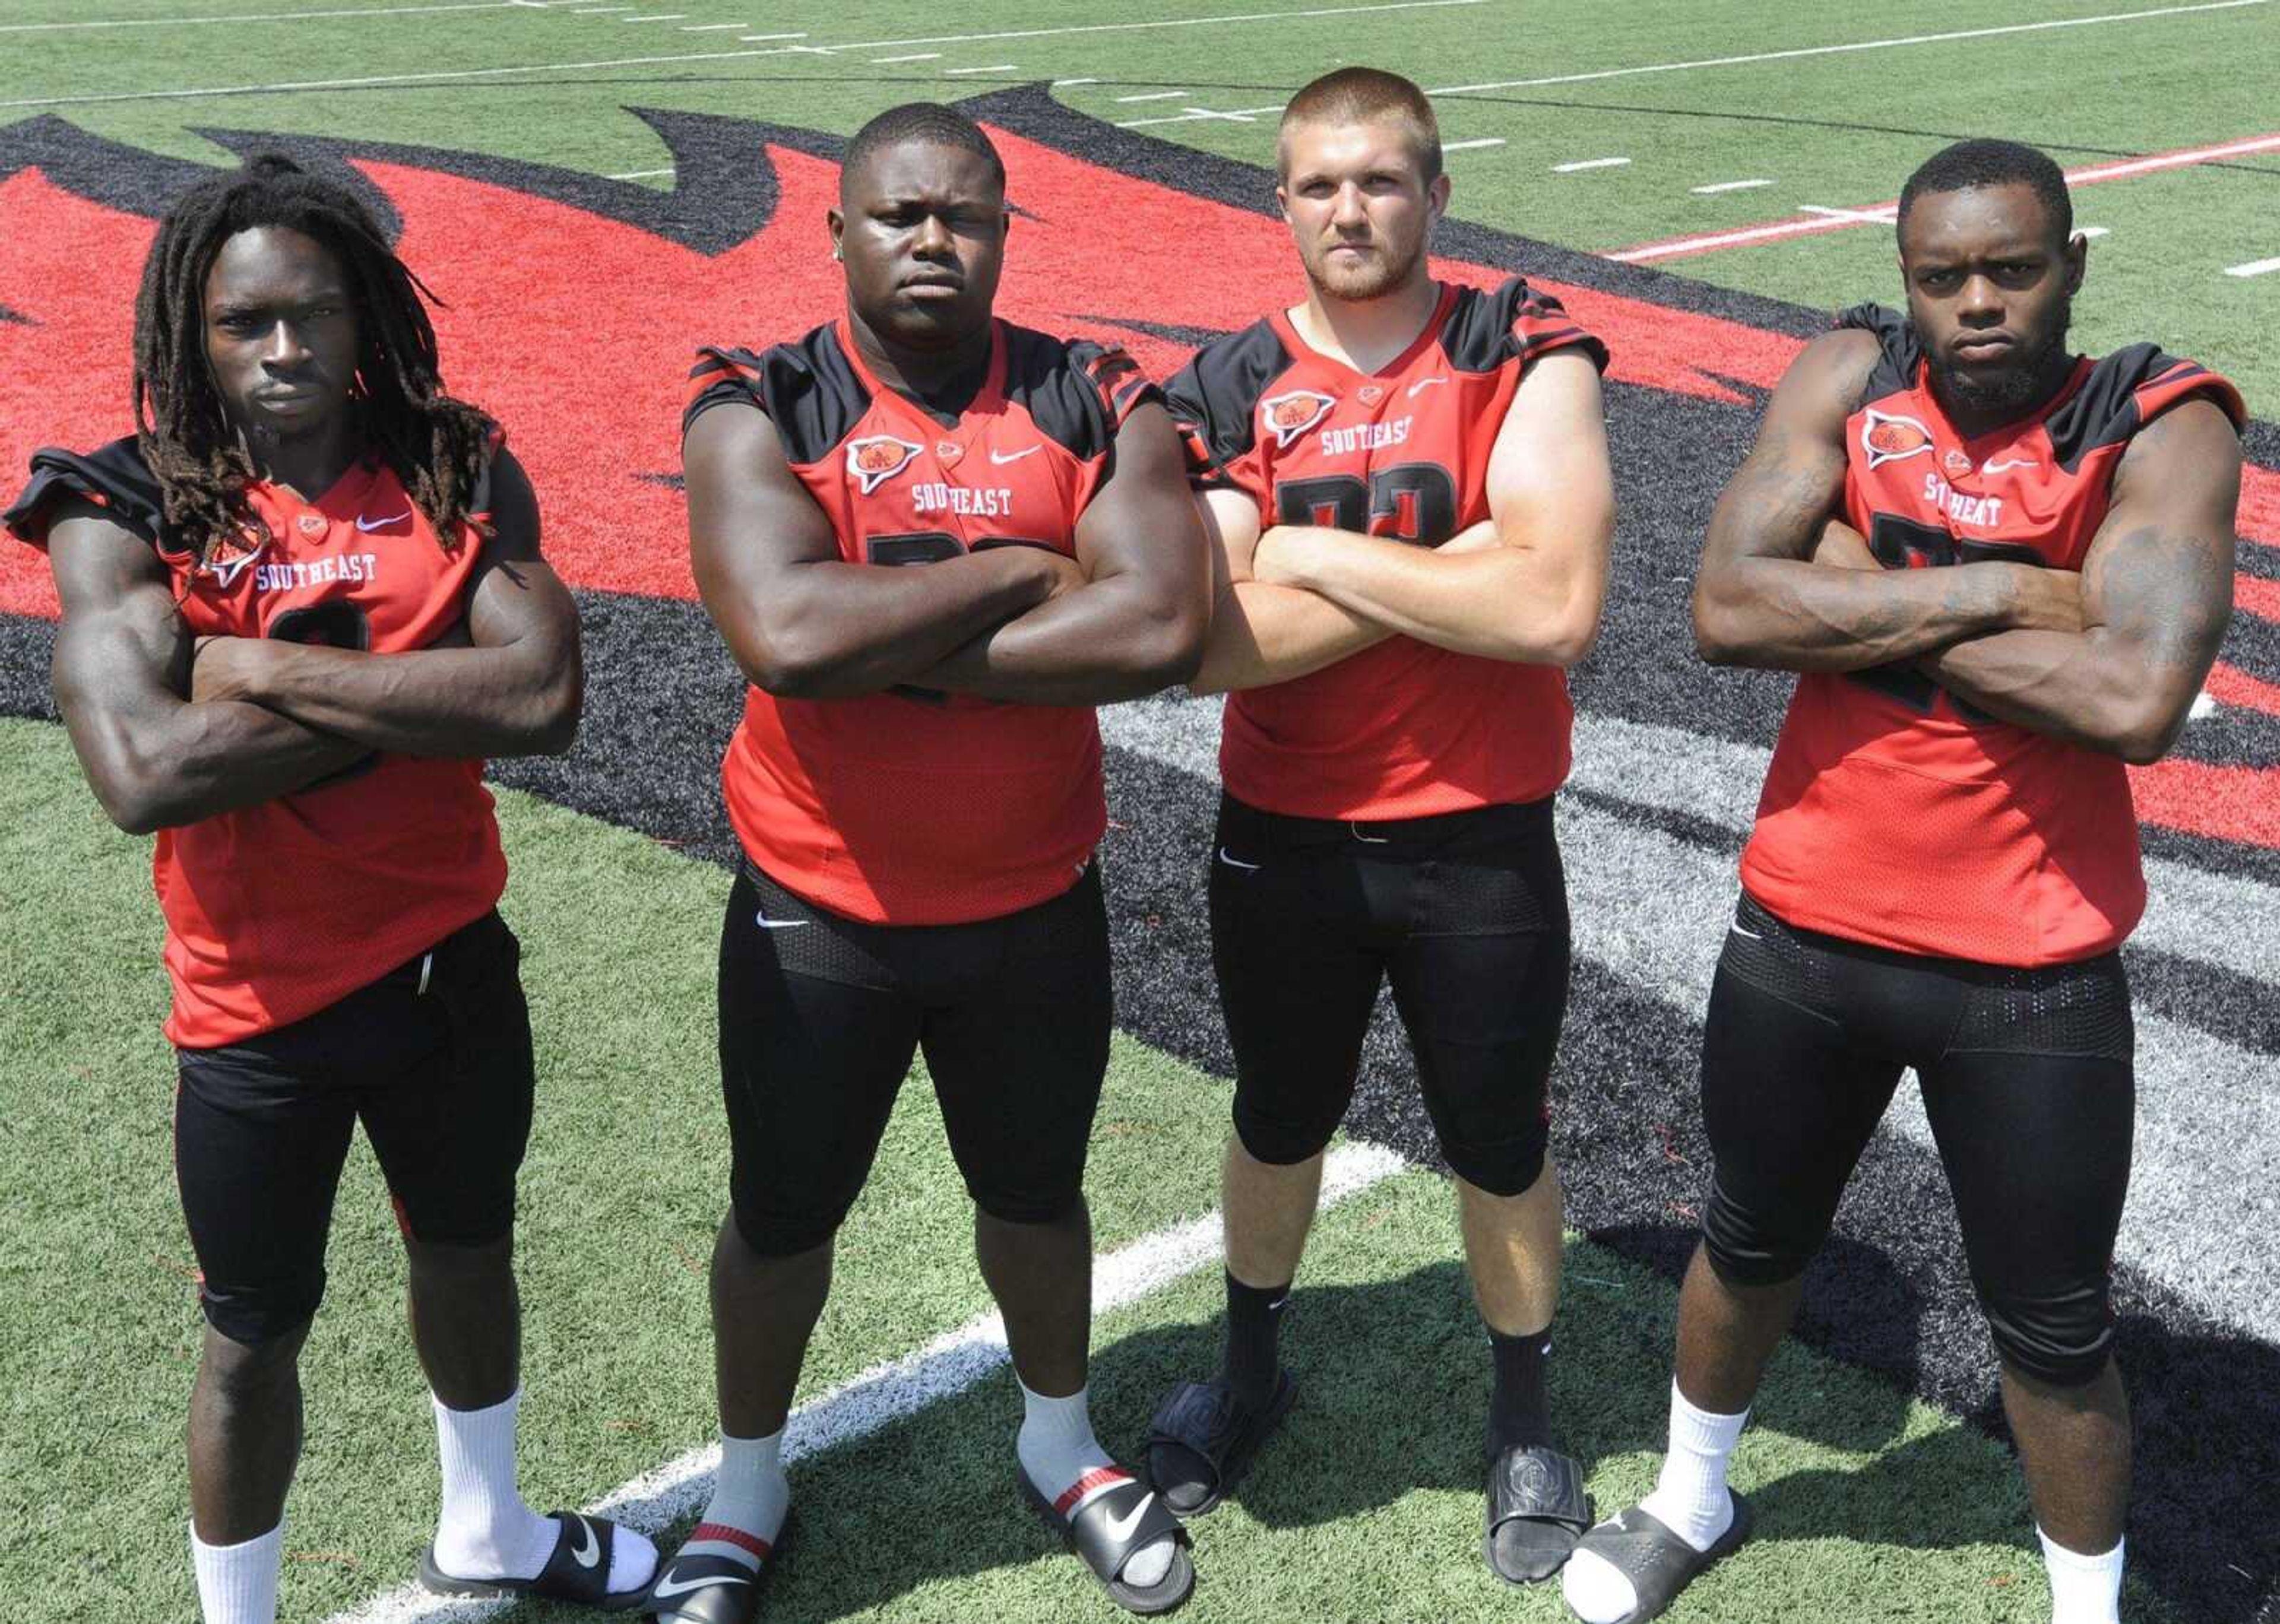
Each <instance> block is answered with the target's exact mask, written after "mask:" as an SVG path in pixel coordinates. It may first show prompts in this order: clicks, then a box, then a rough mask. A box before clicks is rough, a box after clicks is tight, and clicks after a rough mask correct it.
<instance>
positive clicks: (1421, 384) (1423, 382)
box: [1409, 378, 1448, 400]
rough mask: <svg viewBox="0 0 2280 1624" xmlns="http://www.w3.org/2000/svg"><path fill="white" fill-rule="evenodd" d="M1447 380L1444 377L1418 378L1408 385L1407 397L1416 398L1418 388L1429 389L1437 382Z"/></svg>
mask: <svg viewBox="0 0 2280 1624" xmlns="http://www.w3.org/2000/svg"><path fill="white" fill-rule="evenodd" d="M1446 382H1448V380H1447V379H1446V378H1420V379H1419V380H1418V381H1416V382H1414V383H1413V384H1411V385H1410V386H1409V398H1410V399H1412V400H1415V399H1416V398H1417V391H1418V390H1420V389H1431V388H1432V387H1433V386H1434V385H1435V384H1437V383H1446Z"/></svg>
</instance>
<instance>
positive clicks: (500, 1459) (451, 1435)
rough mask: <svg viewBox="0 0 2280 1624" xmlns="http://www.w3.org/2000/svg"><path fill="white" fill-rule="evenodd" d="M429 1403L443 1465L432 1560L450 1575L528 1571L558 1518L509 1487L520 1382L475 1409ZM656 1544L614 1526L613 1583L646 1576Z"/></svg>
mask: <svg viewBox="0 0 2280 1624" xmlns="http://www.w3.org/2000/svg"><path fill="white" fill-rule="evenodd" d="M429 1397H430V1399H431V1401H432V1402H433V1403H434V1405H435V1455H436V1459H437V1460H438V1461H439V1462H440V1464H441V1465H442V1466H443V1504H442V1506H441V1507H440V1508H439V1510H438V1511H437V1513H436V1517H435V1566H437V1567H440V1568H441V1569H443V1572H445V1573H447V1574H451V1576H452V1577H453V1578H455V1579H535V1578H537V1577H538V1575H539V1573H540V1571H541V1570H542V1569H543V1568H544V1567H545V1566H546V1562H547V1559H548V1558H549V1557H551V1556H552V1555H553V1554H554V1545H555V1542H556V1541H557V1540H558V1539H559V1538H560V1537H561V1532H562V1528H561V1524H560V1523H559V1522H558V1521H557V1520H555V1519H554V1518H552V1517H542V1516H540V1515H539V1514H538V1513H537V1512H535V1511H533V1510H531V1509H530V1507H529V1505H527V1504H526V1503H525V1502H524V1500H523V1497H522V1491H521V1490H520V1489H517V1488H516V1487H515V1466H514V1422H515V1412H516V1411H517V1410H518V1409H520V1407H521V1405H522V1389H520V1388H517V1389H515V1390H514V1391H513V1392H512V1393H511V1394H509V1395H508V1396H507V1397H505V1398H504V1399H502V1400H500V1401H499V1402H498V1403H497V1404H495V1405H490V1406H489V1407H488V1408H485V1409H481V1410H454V1409H451V1408H449V1407H448V1406H446V1405H444V1403H443V1400H442V1399H440V1398H435V1397H434V1395H433V1394H430V1395H429ZM656 1571H657V1547H656V1546H655V1545H652V1544H651V1543H650V1542H649V1541H648V1540H647V1539H645V1538H644V1537H643V1536H642V1535H639V1534H637V1533H635V1531H634V1530H633V1529H631V1528H619V1529H618V1531H617V1534H616V1535H615V1538H614V1541H613V1543H612V1545H611V1547H610V1576H609V1579H608V1581H607V1582H608V1584H609V1588H610V1589H612V1590H613V1591H622V1590H630V1589H636V1588H638V1587H639V1586H642V1585H644V1584H646V1583H648V1582H649V1579H650V1575H651V1574H654V1573H655V1572H656Z"/></svg>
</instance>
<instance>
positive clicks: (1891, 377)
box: [1831, 304, 1923, 405]
mask: <svg viewBox="0 0 2280 1624" xmlns="http://www.w3.org/2000/svg"><path fill="white" fill-rule="evenodd" d="M1831 325H1832V327H1834V329H1835V330H1837V331H1838V332H1842V331H1844V330H1845V329H1846V328H1848V327H1852V328H1858V329H1859V330H1860V331H1861V332H1863V333H1867V334H1868V335H1871V336H1873V337H1874V338H1875V339H1876V366H1873V367H1871V368H1870V369H1869V371H1868V383H1867V384H1866V385H1864V386H1863V388H1862V389H1861V394H1860V401H1859V403H1858V404H1860V405H1866V404H1868V402H1870V401H1872V400H1882V399H1883V398H1884V397H1885V396H1888V395H1904V394H1906V392H1907V391H1908V390H1910V389H1914V388H1915V386H1916V372H1917V369H1918V367H1919V366H1920V365H1921V364H1922V360H1923V344H1922V342H1921V341H1919V340H1918V339H1917V337H1916V329H1915V324H1914V323H1913V322H1911V321H1910V320H1909V319H1907V318H1906V316H1904V315H1902V314H1901V313H1900V312H1899V311H1896V310H1888V309H1887V308H1885V307H1884V306H1883V305H1882V304H1855V305H1853V306H1852V307H1851V308H1849V309H1847V310H1844V311H1840V312H1837V319H1836V321H1835V322H1834V323H1832V324H1831Z"/></svg>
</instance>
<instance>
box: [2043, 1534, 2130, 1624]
mask: <svg viewBox="0 0 2280 1624" xmlns="http://www.w3.org/2000/svg"><path fill="white" fill-rule="evenodd" d="M2035 1537H2036V1538H2037V1539H2039V1540H2041V1541H2042V1542H2043V1566H2044V1567H2045V1568H2046V1569H2048V1570H2049V1572H2050V1575H2051V1624H2121V1620H2122V1546H2123V1545H2124V1544H2126V1543H2128V1542H2127V1541H2116V1542H2115V1543H2114V1549H2113V1550H2111V1551H2107V1553H2106V1554H2105V1555H2103V1556H2095V1557H2086V1556H2084V1555H2083V1554H2082V1553H2081V1552H2080V1551H2068V1549H2067V1548H2066V1547H2065V1546H2064V1545H2060V1544H2056V1543H2053V1541H2052V1539H2051V1536H2050V1535H2047V1534H2045V1533H2044V1532H2043V1531H2042V1530H2041V1529H2040V1528H2037V1529H2036V1530H2035Z"/></svg>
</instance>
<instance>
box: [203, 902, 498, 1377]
mask: <svg viewBox="0 0 2280 1624" xmlns="http://www.w3.org/2000/svg"><path fill="white" fill-rule="evenodd" d="M519 965H520V945H519V944H518V943H516V941H515V938H514V933H513V932H512V931H511V930H509V929H508V928H507V927H506V924H505V921H504V920H501V919H500V918H499V916H498V915H497V913H489V914H486V915H485V916H484V917H483V918H481V919H480V920H476V921H475V922H474V924H472V925H469V926H466V927H464V928H463V929H460V930H458V931H456V932H454V933H453V934H452V935H449V936H447V937H445V938H444V939H443V941H442V942H439V943H436V944H435V948H434V949H433V950H432V951H429V952H427V953H423V954H421V955H420V957H418V958H413V959H412V960H410V961H409V962H407V963H405V964H404V965H403V966H400V967H399V968H397V969H395V970H392V971H390V972H389V974H386V975H383V976H381V978H380V979H379V980H377V981H373V982H371V983H369V984H368V985H366V986H365V987H362V988H359V989H358V990H357V991H355V992H352V993H350V994H349V995H348V996H347V997H344V998H342V999H340V1000H339V1001H338V1002H336V1003H334V1004H328V1005H327V1006H326V1007H325V1008H324V1009H321V1010H320V1011H318V1012H316V1013H315V1014H313V1015H311V1016H308V1017H306V1018H305V1019H304V1020H297V1021H295V1022H293V1023H292V1024H291V1025H290V1026H286V1027H281V1028H278V1029H277V1030H275V1031H273V1032H266V1033H264V1034H262V1035H260V1036H259V1037H256V1038H251V1039H249V1040H247V1041H246V1042H244V1043H231V1044H227V1045H226V1046H224V1047H221V1048H217V1049H183V1050H178V1051H176V1057H177V1062H178V1066H179V1068H180V1075H181V1086H180V1087H179V1088H178V1089H176V1091H175V1095H174V1172H175V1177H176V1180H177V1181H178V1182H179V1183H180V1185H181V1193H182V1213H183V1216H184V1218H185V1219H186V1220H188V1222H189V1231H190V1244H191V1246H192V1247H193V1249H194V1250H195V1251H196V1253H197V1258H198V1267H199V1269H200V1270H201V1271H202V1272H203V1273H204V1277H205V1279H204V1288H203V1289H202V1291H201V1294H200V1296H201V1300H202V1302H203V1304H204V1309H205V1315H206V1319H207V1320H208V1322H209V1323H211V1324H212V1326H213V1328H215V1329H216V1330H218V1331H220V1333H221V1334H222V1335H225V1336H227V1337H230V1338H231V1339H232V1340H234V1341H237V1342H242V1343H261V1342H266V1341H269V1340H272V1339H273V1338H275V1337H277V1336H280V1335H284V1334H286V1333H288V1332H289V1331H291V1330H293V1329H295V1328H297V1327H299V1326H300V1325H302V1324H303V1323H304V1322H305V1321H306V1320H308V1319H309V1317H310V1316H311V1315H312V1314H313V1313H314V1312H316V1310H317V1304H318V1302H319V1301H320V1299H321V1298H322V1297H323V1296H324V1291H325V1240H326V1232H327V1230H328V1229H329V1228H331V1225H332V1215H333V1197H334V1193H335V1190H336V1189H338V1188H339V1185H340V1177H341V1166H342V1164H343V1161H344V1160H345V1159H346V1158H347V1156H348V1149H349V1139H350V1134H351V1133H352V1131H353V1130H354V1128H355V1126H356V1124H357V1123H358V1122H359V1121H361V1122H362V1123H363V1124H364V1130H365V1135H366V1138H368V1139H370V1140H371V1142H372V1148H373V1152H374V1155H375V1156H376V1157H377V1158H379V1161H380V1167H381V1173H382V1174H384V1175H385V1176H386V1178H387V1180H388V1188H389V1195H390V1196H391V1197H392V1198H393V1199H394V1202H395V1205H396V1213H397V1221H398V1222H399V1223H400V1224H401V1225H402V1227H403V1228H404V1234H405V1235H407V1236H409V1237H410V1238H411V1239H412V1240H415V1241H419V1242H422V1243H435V1244H438V1245H454V1246H479V1245H483V1244H487V1243H490V1242H492V1241H496V1240H498V1239H500V1238H502V1237H503V1236H505V1235H508V1234H509V1233H510V1232H512V1229H513V1228H514V1181H515V1174H516V1172H517V1170H518V1169H520V1166H522V1153H523V1148H524V1145H525V1143H527V1142H528V1138H529V1135H530V1111H531V1095H532V1082H533V1072H532V1064H531V1049H530V1018H529V1014H528V1010H527V1009H526V1007H525V1005H524V1003H523V997H522V983H521V981H520V976H519V974H518V966H519Z"/></svg>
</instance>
